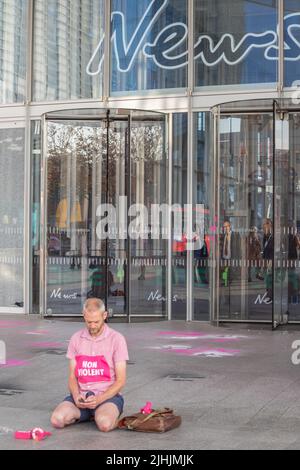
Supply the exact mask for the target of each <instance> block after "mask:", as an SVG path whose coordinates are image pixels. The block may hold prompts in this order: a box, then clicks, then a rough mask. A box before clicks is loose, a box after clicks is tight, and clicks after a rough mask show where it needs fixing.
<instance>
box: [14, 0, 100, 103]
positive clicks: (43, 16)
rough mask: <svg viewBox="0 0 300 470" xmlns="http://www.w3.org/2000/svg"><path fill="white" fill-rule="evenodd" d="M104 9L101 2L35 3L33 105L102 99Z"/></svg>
mask: <svg viewBox="0 0 300 470" xmlns="http://www.w3.org/2000/svg"><path fill="white" fill-rule="evenodd" d="M9 1H10V0H9ZM104 5H105V2H104V0H97V1H94V0H72V1H71V2H70V1H68V0H47V1H46V2H45V1H44V0H35V2H34V48H33V99H34V100H35V101H46V100H47V101H54V100H65V99H78V98H100V97H101V95H102V68H101V67H100V65H99V64H100V63H103V61H102V59H103V54H104V44H103V42H101V43H100V41H101V38H103V35H104V21H105V16H104ZM99 45H100V47H98V46H99ZM94 53H95V54H94ZM92 58H93V61H92V63H91V64H90V67H88V66H89V62H90V60H91V59H92ZM87 68H88V73H87Z"/></svg>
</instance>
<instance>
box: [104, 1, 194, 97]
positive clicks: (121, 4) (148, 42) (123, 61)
mask: <svg viewBox="0 0 300 470" xmlns="http://www.w3.org/2000/svg"><path fill="white" fill-rule="evenodd" d="M161 4H162V2H153V1H152V2H150V1H149V0H139V1H138V2H137V1H136V0H112V12H113V14H114V15H113V19H112V37H113V42H112V48H111V53H112V64H111V67H112V69H111V82H112V85H111V92H112V94H116V93H118V92H123V94H124V92H129V93H131V92H136V91H147V90H161V89H172V88H173V89H174V88H175V89H176V88H182V87H185V86H186V85H187V65H186V63H187V34H186V32H187V31H186V30H187V27H186V24H187V1H186V0H169V1H168V2H165V5H164V6H163V8H161ZM155 5H159V6H160V8H159V9H158V8H157V7H156V6H155ZM143 18H144V20H143V21H142V19H143ZM153 19H154V21H153ZM179 23H180V26H178V24H179ZM174 24H175V25H177V26H175V27H174ZM178 27H179V33H178V32H176V28H178ZM122 28H124V31H122ZM178 34H179V36H178ZM143 35H145V36H144V37H143ZM123 37H125V38H126V39H125V40H126V43H125V45H124V49H123V46H122V47H121V44H122V45H123ZM117 38H118V40H117ZM141 38H142V41H141ZM157 41H159V44H157ZM165 41H167V45H165V44H164V42H165ZM168 41H171V43H172V53H169V54H167V49H168V50H169V49H170V50H171V43H170V42H168ZM176 44H178V45H177V46H176ZM125 46H126V47H125ZM129 46H130V47H129ZM145 46H146V47H145ZM162 48H164V50H162ZM156 49H158V50H156Z"/></svg>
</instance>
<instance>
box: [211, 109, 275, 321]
mask: <svg viewBox="0 0 300 470" xmlns="http://www.w3.org/2000/svg"><path fill="white" fill-rule="evenodd" d="M219 139H220V155H219V171H220V187H219V197H220V207H219V217H220V220H219V226H220V229H221V230H220V233H219V250H218V251H219V256H220V259H219V273H220V278H219V280H218V282H219V287H220V299H219V306H220V319H230V320H269V321H270V320H271V314H272V302H273V292H272V283H273V277H272V276H273V257H274V243H273V222H272V221H273V117H272V115H271V114H257V115H255V114H253V115H241V116H239V115H234V116H226V115H222V116H221V120H220V127H219Z"/></svg>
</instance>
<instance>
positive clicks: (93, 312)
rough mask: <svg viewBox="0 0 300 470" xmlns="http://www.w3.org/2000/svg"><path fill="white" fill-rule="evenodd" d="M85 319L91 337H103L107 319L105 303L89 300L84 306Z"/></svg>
mask: <svg viewBox="0 0 300 470" xmlns="http://www.w3.org/2000/svg"><path fill="white" fill-rule="evenodd" d="M83 317H84V321H85V324H86V326H87V329H88V330H89V333H90V335H91V336H99V335H101V333H102V331H103V329H104V323H105V320H106V318H107V312H106V310H105V305H104V302H103V301H102V300H101V299H96V298H94V299H87V300H86V301H85V303H84V306H83Z"/></svg>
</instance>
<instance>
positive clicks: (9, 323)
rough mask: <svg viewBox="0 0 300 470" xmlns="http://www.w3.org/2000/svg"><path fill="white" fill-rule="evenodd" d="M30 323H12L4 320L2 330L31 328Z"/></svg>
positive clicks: (0, 326)
mask: <svg viewBox="0 0 300 470" xmlns="http://www.w3.org/2000/svg"><path fill="white" fill-rule="evenodd" d="M29 325H30V323H29V322H25V321H10V320H2V321H0V328H15V327H16V326H17V327H21V326H22V327H23V326H27V327H28V326H29Z"/></svg>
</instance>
